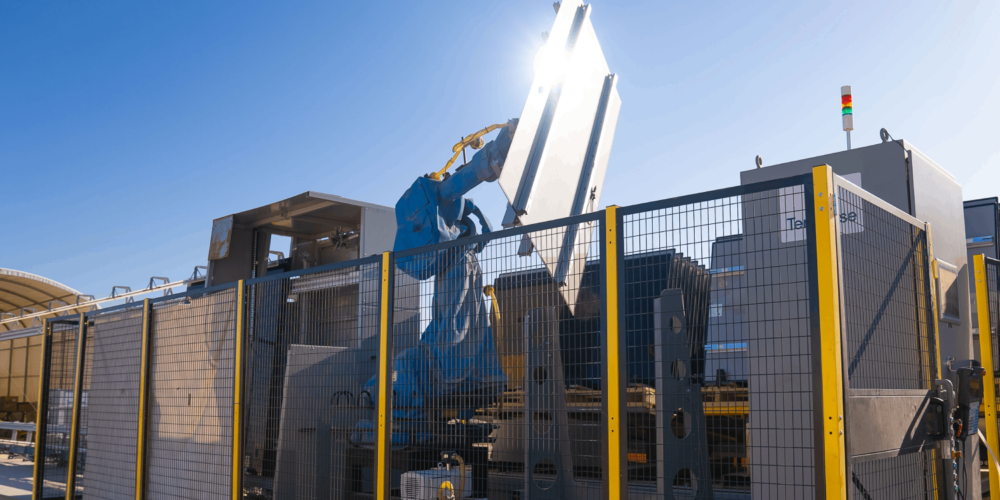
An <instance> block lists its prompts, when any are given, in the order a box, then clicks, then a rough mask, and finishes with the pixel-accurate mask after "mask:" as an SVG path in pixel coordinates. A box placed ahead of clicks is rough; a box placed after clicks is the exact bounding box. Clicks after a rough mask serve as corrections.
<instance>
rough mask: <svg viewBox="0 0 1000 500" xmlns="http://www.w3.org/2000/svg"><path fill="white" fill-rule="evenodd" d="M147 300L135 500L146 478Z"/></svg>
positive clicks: (145, 304) (146, 303)
mask: <svg viewBox="0 0 1000 500" xmlns="http://www.w3.org/2000/svg"><path fill="white" fill-rule="evenodd" d="M150 312H151V311H150V307H149V299H146V300H143V301H142V354H141V356H142V357H141V358H140V361H139V364H140V367H139V425H138V427H137V430H138V432H137V433H136V436H137V437H136V444H135V500H142V498H143V496H144V494H145V488H146V484H145V476H146V452H145V447H146V446H145V445H146V400H147V399H148V392H149V378H148V377H147V374H148V373H149V355H150V351H149V350H150V340H149V336H150V332H149V314H150Z"/></svg>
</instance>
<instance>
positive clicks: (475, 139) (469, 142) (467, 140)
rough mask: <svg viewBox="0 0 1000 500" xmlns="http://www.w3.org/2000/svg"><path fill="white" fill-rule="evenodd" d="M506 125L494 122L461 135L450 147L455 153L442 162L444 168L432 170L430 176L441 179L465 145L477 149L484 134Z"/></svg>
mask: <svg viewBox="0 0 1000 500" xmlns="http://www.w3.org/2000/svg"><path fill="white" fill-rule="evenodd" d="M506 126H507V124H506V123H495V124H493V125H489V126H487V127H486V128H484V129H482V130H480V131H478V132H476V133H474V134H472V135H468V136H465V137H463V138H462V140H461V141H458V143H456V144H455V145H454V146H452V147H451V151H452V152H453V153H455V154H453V155H452V156H451V159H449V160H448V162H447V163H445V164H444V168H442V169H441V170H438V171H437V172H432V173H431V174H430V178H431V179H434V180H436V181H439V180H441V179H442V178H443V177H444V173H445V172H447V171H448V169H449V168H451V165H452V164H453V163H455V160H457V159H458V155H460V154H462V151H464V150H465V148H466V147H469V146H472V149H479V148H481V147H483V140H482V137H483V136H484V135H486V134H488V133H490V132H492V131H494V130H496V129H498V128H503V127H506Z"/></svg>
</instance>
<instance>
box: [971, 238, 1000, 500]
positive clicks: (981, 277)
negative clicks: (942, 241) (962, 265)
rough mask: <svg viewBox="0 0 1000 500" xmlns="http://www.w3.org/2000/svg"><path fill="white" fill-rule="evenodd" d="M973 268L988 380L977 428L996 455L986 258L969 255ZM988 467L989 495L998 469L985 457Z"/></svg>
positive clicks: (999, 478)
mask: <svg viewBox="0 0 1000 500" xmlns="http://www.w3.org/2000/svg"><path fill="white" fill-rule="evenodd" d="M972 260H973V269H974V270H975V273H976V306H977V312H978V313H979V325H978V327H979V356H980V358H981V359H982V364H983V369H984V370H986V376H987V377H989V378H990V379H991V380H988V381H984V382H986V383H984V384H983V413H984V417H985V418H984V419H983V423H984V424H985V425H980V428H985V429H986V444H988V445H989V447H990V449H991V450H993V451H994V453H996V451H997V450H1000V447H998V446H997V444H998V439H997V409H996V404H995V402H996V389H995V387H994V382H993V380H992V379H993V373H994V372H993V362H994V360H993V324H992V321H991V320H992V318H991V317H990V295H989V287H988V286H987V285H988V282H987V274H986V259H985V258H984V257H983V255H982V254H979V255H976V256H973V258H972ZM986 461H987V462H989V464H990V466H989V469H990V493H991V496H992V495H993V494H995V493H994V492H1000V470H997V464H996V462H994V461H993V460H992V458H987V460H986Z"/></svg>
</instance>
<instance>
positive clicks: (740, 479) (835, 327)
mask: <svg viewBox="0 0 1000 500" xmlns="http://www.w3.org/2000/svg"><path fill="white" fill-rule="evenodd" d="M852 214H853V215H852ZM926 241H927V238H926V233H925V229H924V227H923V225H922V224H920V223H918V222H917V221H915V220H912V218H909V217H908V216H905V214H901V213H899V212H898V211H896V210H893V209H891V208H890V207H887V206H886V205H885V204H884V203H882V202H881V201H879V200H877V199H876V198H874V197H871V195H869V194H867V193H865V192H863V191H861V190H860V189H859V188H856V187H854V186H853V185H850V184H848V183H844V182H843V181H841V180H840V179H839V178H835V177H834V176H833V175H832V173H831V172H830V169H829V168H828V167H825V166H824V167H817V168H816V169H815V170H814V172H812V173H811V174H809V175H802V176H797V177H790V178H786V179H780V180H776V181H769V182H765V183H760V184H754V185H747V186H739V187H734V188H730V189H723V190H718V191H712V192H708V193H702V194H697V195H691V196H685V197H680V198H674V199H670V200H664V201H659V202H653V203H647V204H642V205H636V206H631V207H609V208H607V209H606V210H603V211H600V212H595V213H592V214H588V215H583V216H577V217H573V218H568V219H563V220H558V221H553V222H550V223H546V224H540V225H533V226H528V227H521V228H515V229H509V230H505V231H502V232H498V233H492V234H484V235H480V236H473V237H465V238H460V239H458V240H456V241H453V242H450V243H443V244H439V245H433V246H428V247H422V248H417V249H412V250H405V251H400V252H395V253H392V252H389V253H386V254H383V255H375V256H372V257H368V258H364V259H360V260H354V261H349V262H343V263H338V264H332V265H327V266H322V267H317V268H313V269H308V270H303V271H295V272H290V273H282V274H275V275H268V276H263V277H258V278H254V279H250V280H247V281H240V282H237V283H232V284H229V285H224V286H219V287H213V288H207V289H206V288H202V289H192V290H189V291H187V292H185V293H182V294H176V295H169V296H165V297H158V298H155V299H149V300H146V301H144V302H143V303H130V304H124V305H121V306H118V307H115V308H111V309H105V310H101V311H94V312H91V313H87V314H85V315H81V316H71V317H63V318H57V319H54V320H50V321H48V322H47V324H46V330H45V355H44V356H43V369H42V373H43V381H42V384H41V389H40V391H41V394H40V399H39V401H40V410H39V415H40V419H39V431H38V433H37V436H38V442H37V445H36V469H35V491H34V493H35V498H36V499H38V498H94V499H124V498H136V499H142V498H185V499H213V498H218V499H222V498H230V499H233V500H236V499H240V498H245V499H254V500H258V499H259V500H264V499H268V500H271V499H282V500H286V499H316V500H352V499H357V500H360V499H390V498H403V499H438V498H490V499H496V500H508V499H510V500H513V499H517V500H524V499H538V498H567V499H574V500H583V499H603V498H633V499H647V498H648V499H654V498H656V499H663V498H666V499H681V498H691V499H707V498H752V499H766V498H846V497H852V498H861V499H867V498H889V497H892V498H895V497H899V498H936V491H935V484H936V483H935V473H937V472H938V470H937V469H938V468H940V467H938V464H937V462H935V460H934V458H935V455H934V451H933V446H923V447H917V448H914V449H910V448H905V447H903V448H900V447H897V449H878V450H874V451H873V449H872V447H873V446H874V445H872V444H870V443H868V442H867V441H864V440H859V439H855V438H854V437H853V436H852V434H851V433H852V432H856V433H864V432H868V429H867V427H866V426H865V424H864V420H863V419H864V418H868V417H864V416H859V417H857V420H855V416H854V414H852V412H860V411H861V410H860V408H863V405H859V404H858V403H859V401H861V399H863V398H864V397H867V396H869V395H871V394H874V393H872V392H871V391H900V390H902V391H907V390H908V391H919V390H924V392H925V393H926V389H927V388H928V387H929V386H928V381H929V380H934V379H936V378H938V375H937V370H938V369H937V354H936V335H935V331H934V326H933V325H934V322H933V312H931V311H929V310H928V309H929V308H932V307H933V300H931V293H932V290H931V288H930V284H929V280H928V274H927V273H928V272H929V267H928V262H929V261H930V253H929V252H930V249H929V248H928V245H927V243H926ZM865 391H869V392H865ZM852 425H853V426H854V427H852ZM852 429H853V430H852ZM845 431H846V435H845ZM886 442H888V441H886ZM876 447H877V446H876ZM898 488H905V489H906V494H896V493H895V492H896V491H897V489H898ZM889 491H892V492H893V493H892V494H891V495H890V494H889V493H885V492H889ZM887 495H888V496H887Z"/></svg>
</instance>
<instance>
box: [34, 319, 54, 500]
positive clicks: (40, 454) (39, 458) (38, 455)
mask: <svg viewBox="0 0 1000 500" xmlns="http://www.w3.org/2000/svg"><path fill="white" fill-rule="evenodd" d="M51 328H52V325H51V323H49V322H48V321H46V322H45V329H44V331H43V333H42V356H41V358H42V360H41V362H40V363H39V365H40V368H39V371H38V373H39V375H38V403H37V405H38V406H37V408H39V409H41V408H42V398H44V397H45V393H44V392H43V391H44V389H45V381H46V380H47V379H48V378H49V377H48V376H47V375H46V374H45V357H46V356H45V355H46V353H47V352H48V347H49V338H50V337H51V332H52V330H51ZM46 406H47V405H46ZM46 413H47V412H46ZM46 417H47V415H45V414H43V413H42V412H38V413H36V417H35V465H34V471H32V472H33V476H32V478H33V482H32V483H31V484H32V487H31V498H32V500H37V499H38V497H39V493H41V491H40V490H41V484H40V481H41V474H42V467H44V466H45V460H44V457H45V450H42V448H41V439H42V438H41V437H39V436H41V433H40V432H38V430H39V426H38V421H39V420H41V419H43V418H46Z"/></svg>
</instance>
